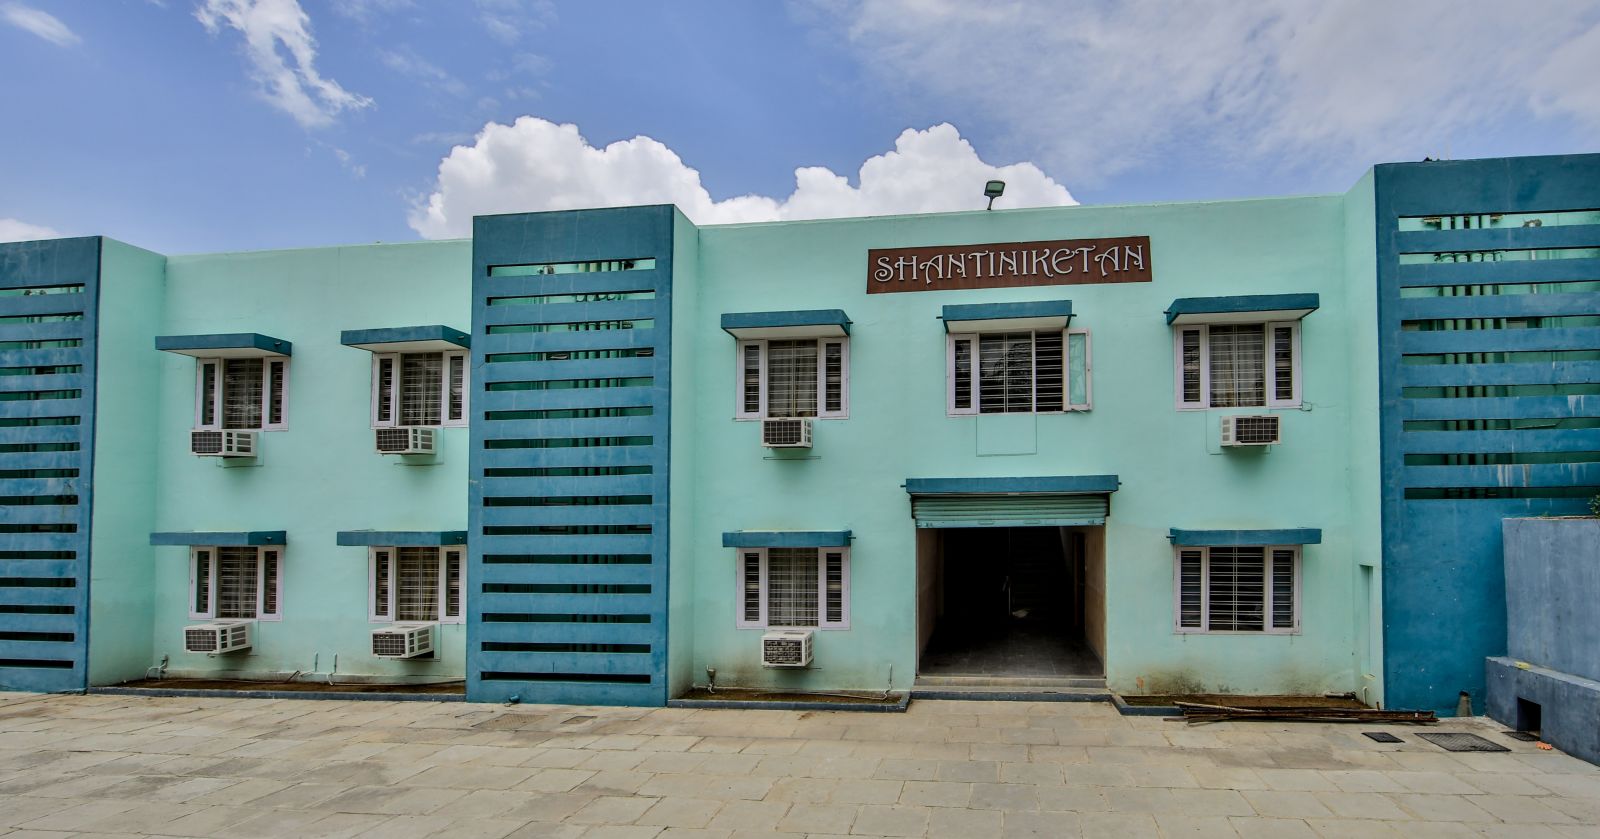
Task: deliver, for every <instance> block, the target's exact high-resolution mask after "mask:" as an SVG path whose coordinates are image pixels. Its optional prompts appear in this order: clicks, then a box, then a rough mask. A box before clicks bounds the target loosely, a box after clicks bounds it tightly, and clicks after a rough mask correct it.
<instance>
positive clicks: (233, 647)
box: [183, 621, 256, 654]
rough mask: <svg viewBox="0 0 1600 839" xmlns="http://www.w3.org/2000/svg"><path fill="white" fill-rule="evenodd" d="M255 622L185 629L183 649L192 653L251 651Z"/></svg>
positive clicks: (230, 622)
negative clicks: (251, 637) (251, 638)
mask: <svg viewBox="0 0 1600 839" xmlns="http://www.w3.org/2000/svg"><path fill="white" fill-rule="evenodd" d="M255 623H256V622H255V621H212V622H211V623H199V624H195V625H193V626H186V627H184V628H183V649H184V651H185V652H191V653H213V654H220V653H233V652H238V651H240V650H248V649H250V636H251V635H253V634H255Z"/></svg>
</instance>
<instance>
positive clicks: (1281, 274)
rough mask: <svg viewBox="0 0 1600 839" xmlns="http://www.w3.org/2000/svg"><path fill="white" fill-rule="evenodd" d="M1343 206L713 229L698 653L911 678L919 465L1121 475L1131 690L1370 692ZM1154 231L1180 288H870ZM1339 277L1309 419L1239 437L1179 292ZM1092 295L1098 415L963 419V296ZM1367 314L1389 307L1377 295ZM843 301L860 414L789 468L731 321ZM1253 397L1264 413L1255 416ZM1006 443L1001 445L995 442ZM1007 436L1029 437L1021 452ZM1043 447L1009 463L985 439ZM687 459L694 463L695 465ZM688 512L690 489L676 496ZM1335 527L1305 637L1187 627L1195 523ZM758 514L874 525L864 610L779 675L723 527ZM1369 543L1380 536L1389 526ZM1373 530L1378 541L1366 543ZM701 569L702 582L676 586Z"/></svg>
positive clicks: (704, 314) (857, 554) (1104, 211)
mask: <svg viewBox="0 0 1600 839" xmlns="http://www.w3.org/2000/svg"><path fill="white" fill-rule="evenodd" d="M1345 221H1346V208H1345V204H1344V200H1343V198H1342V197H1340V196H1327V197H1311V198H1288V199H1270V200H1258V201H1238V202H1224V203H1211V204H1172V205H1148V206H1133V207H1092V208H1091V207H1075V208H1058V209H1042V210H1016V211H1005V212H993V213H984V212H977V213H964V214H949V215H934V216H910V217H889V218H875V219H849V220H838V221H818V222H798V223H787V224H763V225H734V226H723V227H707V228H701V230H700V241H699V245H700V247H699V265H700V271H699V282H700V286H699V289H698V292H699V296H698V300H697V301H696V302H695V313H696V316H695V318H694V321H693V322H692V323H690V322H685V321H680V322H679V323H677V324H676V325H675V328H677V329H680V330H692V335H693V340H694V366H695V369H696V371H697V375H698V377H699V378H698V380H697V385H698V387H697V389H696V390H695V391H694V392H693V393H685V392H682V391H680V392H678V393H677V394H675V396H676V398H677V399H679V400H684V399H693V400H694V414H695V418H696V421H695V423H694V425H693V427H692V429H688V430H683V429H682V428H681V426H677V425H675V427H674V434H675V435H677V434H679V433H691V434H693V435H695V437H696V442H695V443H693V444H692V445H694V446H696V447H697V449H698V456H697V457H696V458H695V459H694V462H693V469H694V480H693V484H692V485H693V487H694V488H695V496H694V500H693V503H694V504H695V512H694V518H695V522H696V524H695V526H694V528H693V535H692V538H693V553H694V563H695V564H694V580H693V586H694V602H695V610H694V611H695V619H694V663H693V672H694V673H697V674H698V673H701V672H703V668H704V667H706V666H708V665H710V666H714V667H716V668H717V669H718V682H719V683H724V682H725V683H727V684H730V685H732V684H742V685H763V686H774V685H782V686H787V687H795V688H807V689H829V688H833V689H838V688H856V689H862V688H869V689H871V688H882V687H883V686H885V685H888V684H890V683H891V670H892V683H893V685H894V686H895V687H896V688H904V687H906V686H908V685H909V684H910V683H911V681H912V679H913V676H914V669H915V664H916V662H915V652H914V646H915V561H914V558H915V554H914V528H913V524H912V520H911V517H910V505H909V500H908V498H907V496H906V493H905V491H904V490H903V489H902V488H901V483H902V482H903V480H904V479H905V478H907V477H954V476H1008V475H1087V474H1102V473H1111V474H1117V475H1120V476H1121V478H1122V482H1123V484H1122V489H1121V490H1120V491H1119V492H1117V493H1116V494H1115V495H1114V496H1113V497H1112V505H1111V515H1110V519H1109V522H1108V525H1107V540H1106V542H1107V546H1106V597H1107V604H1106V606H1107V609H1106V611H1107V616H1108V617H1107V626H1106V639H1107V646H1108V655H1107V658H1108V662H1107V668H1108V669H1107V681H1108V684H1109V686H1110V687H1112V688H1113V689H1115V690H1119V691H1124V692H1133V693H1139V692H1163V691H1171V690H1219V691H1237V692H1253V693H1262V692H1287V693H1320V692H1323V691H1329V690H1340V691H1344V690H1355V689H1357V687H1358V685H1357V684H1356V675H1355V669H1356V668H1355V666H1354V644H1355V636H1356V628H1355V626H1354V621H1353V618H1352V615H1351V606H1350V604H1351V597H1352V592H1353V589H1354V586H1355V581H1356V572H1355V565H1356V561H1357V556H1358V555H1359V554H1360V553H1361V551H1360V550H1358V547H1357V544H1356V542H1355V541H1354V540H1353V538H1352V535H1351V534H1352V527H1353V525H1354V524H1355V523H1356V521H1355V519H1356V517H1355V515H1354V513H1353V511H1352V498H1353V496H1354V491H1353V490H1352V487H1351V484H1350V480H1351V477H1352V475H1351V462H1352V460H1353V459H1354V458H1353V456H1352V454H1351V452H1350V451H1349V450H1348V449H1347V448H1346V444H1347V441H1349V440H1350V438H1351V431H1350V429H1351V425H1352V422H1353V418H1354V417H1356V416H1359V415H1361V414H1362V413H1363V412H1364V413H1366V414H1375V413H1376V407H1377V406H1376V402H1375V396H1374V395H1371V394H1375V391H1371V390H1368V391H1365V392H1364V393H1363V395H1362V396H1361V398H1360V399H1357V398H1356V396H1355V388H1356V387H1357V385H1358V383H1357V382H1355V381H1353V379H1352V375H1351V373H1350V365H1349V358H1350V345H1351V341H1352V338H1353V335H1354V334H1355V333H1354V332H1353V331H1352V329H1351V326H1350V324H1351V320H1352V319H1353V318H1365V319H1369V320H1370V319H1371V317H1372V312H1371V310H1370V307H1368V308H1362V309H1361V310H1360V311H1352V302H1351V300H1350V299H1348V297H1347V295H1346V293H1345V290H1344V281H1345V270H1346V268H1345V262H1346V256H1347V253H1346V241H1345V239H1344V238H1343V237H1342V235H1341V231H1343V230H1344V225H1345ZM1125 235H1148V236H1150V238H1151V243H1152V244H1151V247H1152V255H1151V258H1152V264H1153V268H1154V274H1155V278H1156V279H1155V282H1153V283H1149V284H1114V285H1082V286H1064V287H1052V288H1035V289H995V290H984V291H947V292H921V293H902V294H874V295H870V296H869V295H867V294H866V272H867V250H868V249H869V248H883V247H898V246H913V245H938V244H962V243H980V242H1012V241H1027V240H1047V239H1069V238H1091V237H1098V236H1125ZM1286 292H1319V293H1320V294H1321V295H1322V308H1321V310H1320V311H1317V312H1315V313H1313V314H1312V315H1311V316H1310V317H1308V318H1307V319H1306V321H1305V323H1304V329H1303V334H1302V342H1303V350H1304V359H1305V368H1304V370H1305V372H1304V398H1305V403H1306V406H1305V409H1304V410H1297V411H1286V412H1283V413H1284V418H1283V429H1284V430H1283V433H1284V438H1285V441H1286V442H1285V443H1284V444H1283V445H1280V446H1276V447H1273V448H1272V449H1271V450H1270V451H1267V452H1265V453H1261V452H1249V451H1243V452H1239V451H1236V452H1229V453H1226V454H1225V453H1223V452H1222V451H1221V450H1220V449H1219V447H1218V446H1217V443H1216V438H1217V434H1218V423H1219V420H1218V417H1219V416H1220V414H1221V412H1218V411H1204V412H1178V411H1176V410H1175V409H1174V407H1173V348H1172V334H1171V330H1170V329H1169V327H1168V326H1167V325H1166V322H1165V318H1164V316H1163V311H1164V310H1165V309H1166V308H1167V305H1168V304H1169V303H1170V302H1171V301H1172V300H1173V299H1174V298H1177V297H1189V296H1216V295H1230V294H1275V293H1286ZM1062 297H1067V298H1071V299H1072V301H1073V308H1074V311H1075V312H1076V313H1077V316H1076V317H1075V318H1074V319H1073V325H1074V326H1078V327H1086V328H1089V329H1091V330H1093V338H1094V345H1093V357H1094V366H1095V371H1094V410H1093V411H1091V412H1088V413H1081V414H1068V415H1040V416H1037V417H1033V416H1027V417H1016V416H1008V417H960V418H953V417H948V416H946V415H945V369H944V367H945V338H944V330H943V327H942V324H941V322H940V321H939V320H937V319H936V318H937V315H938V314H939V312H940V308H941V307H942V306H944V305H946V304H953V303H977V302H1006V301H1024V300H1042V299H1059V298H1062ZM1363 306H1365V304H1364V303H1363ZM822 308H841V309H844V310H845V312H846V313H848V315H849V316H850V318H851V319H852V320H853V322H854V324H853V326H852V330H851V344H850V400H851V407H850V418H849V419H846V420H837V421H828V420H824V421H818V422H816V423H815V431H814V439H815V445H814V448H813V449H812V451H811V455H812V456H813V458H812V459H805V460H797V459H788V458H783V459H777V458H773V457H772V456H771V453H770V452H769V451H768V450H766V449H763V448H762V447H761V446H760V445H759V424H757V423H750V422H736V421H734V420H733V419H732V416H733V410H734V341H733V339H732V338H730V337H729V336H728V335H727V334H725V333H724V332H722V331H721V330H720V329H719V328H718V316H719V315H720V314H721V313H724V312H748V311H773V310H786V309H822ZM1241 413H1243V411H1242V412H1241ZM980 438H981V439H980ZM985 441H988V443H994V442H1003V443H1004V445H1003V446H998V447H995V446H992V445H988V443H986V442H985ZM995 448H1001V449H1004V450H1011V451H1016V450H1022V451H1029V452H1032V453H1031V454H1019V455H1005V456H992V455H990V456H985V455H980V454H979V451H980V450H985V451H993V450H995ZM674 468H675V469H682V468H683V464H682V463H681V462H676V461H675V463H674ZM674 503H675V504H678V503H682V499H680V498H676V497H675V498H674ZM1297 526H1306V527H1320V528H1322V530H1323V543H1322V544H1321V545H1318V546H1312V547H1309V548H1307V550H1306V552H1305V561H1304V580H1303V587H1302V592H1303V609H1302V627H1303V632H1302V634H1300V635H1294V636H1256V637H1252V636H1246V635H1213V636H1197V635H1186V636H1179V635H1175V634H1174V633H1173V632H1172V577H1173V559H1172V550H1171V547H1170V545H1169V543H1168V541H1167V531H1168V529H1169V528H1171V527H1181V528H1199V529H1205V528H1279V527H1297ZM741 529H773V530H836V529H849V530H852V531H854V533H855V542H854V545H853V548H852V571H851V593H852V603H851V623H852V628H851V629H849V630H846V631H827V632H819V633H818V636H817V640H816V666H815V667H814V668H813V669H811V670H809V671H805V672H785V671H769V670H764V669H763V668H761V667H760V666H759V655H758V645H759V637H760V634H761V633H760V632H759V631H757V630H735V629H734V602H735V592H734V558H733V555H732V551H731V550H728V549H725V548H722V547H721V544H720V534H721V533H722V532H724V531H731V530H741ZM1363 538H1364V539H1365V537H1363ZM1363 544H1368V543H1367V542H1365V541H1364V542H1363ZM675 584H676V583H675Z"/></svg>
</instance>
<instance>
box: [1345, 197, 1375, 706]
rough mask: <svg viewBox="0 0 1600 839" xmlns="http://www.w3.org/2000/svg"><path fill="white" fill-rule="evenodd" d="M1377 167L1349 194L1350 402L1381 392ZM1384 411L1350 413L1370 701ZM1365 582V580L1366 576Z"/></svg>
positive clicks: (1362, 657) (1364, 683) (1358, 594)
mask: <svg viewBox="0 0 1600 839" xmlns="http://www.w3.org/2000/svg"><path fill="white" fill-rule="evenodd" d="M1374 202H1375V196H1374V193H1373V181H1372V171H1371V170H1368V171H1367V173H1366V175H1365V176H1363V177H1362V178H1361V180H1360V181H1358V182H1357V183H1356V185H1355V186H1354V187H1351V189H1350V191H1349V192H1348V193H1346V194H1345V197H1344V262H1345V287H1344V299H1345V306H1346V311H1347V313H1348V317H1347V319H1346V323H1345V328H1346V330H1347V331H1348V333H1349V336H1348V345H1349V348H1348V352H1349V358H1350V363H1349V365H1348V370H1349V374H1350V382H1349V402H1350V404H1352V405H1363V404H1366V405H1374V402H1373V400H1375V399H1376V398H1377V396H1376V394H1378V393H1379V390H1378V257H1377V252H1376V251H1375V250H1374V248H1373V236H1374V225H1375V224H1376V213H1377V206H1376V204H1375V203H1374ZM1378 416H1379V414H1378V411H1376V410H1356V411H1352V412H1351V414H1350V427H1349V435H1348V440H1349V449H1348V451H1349V452H1350V453H1351V455H1352V456H1351V457H1350V460H1349V463H1350V474H1349V480H1348V490H1349V496H1350V541H1351V546H1352V549H1353V550H1354V557H1355V561H1356V567H1355V568H1353V569H1351V573H1352V574H1353V575H1354V583H1353V585H1354V589H1353V593H1354V596H1353V597H1352V598H1351V600H1350V605H1351V608H1352V617H1351V620H1352V621H1353V625H1354V627H1355V635H1356V647H1355V665H1356V667H1355V671H1356V675H1355V678H1356V683H1355V687H1353V688H1352V690H1355V691H1356V692H1357V693H1358V694H1360V695H1361V698H1362V699H1363V700H1364V701H1366V702H1368V703H1369V704H1374V705H1381V703H1382V702H1383V622H1382V620H1381V618H1382V613H1383V606H1382V604H1383V515H1382V511H1383V496H1382V494H1381V493H1379V492H1378V487H1379V485H1380V481H1381V480H1382V478H1381V476H1380V471H1381V470H1380V466H1379V461H1378V457H1377V453H1378V446H1379V440H1380V439H1381V435H1380V433H1379V429H1378ZM1363 580H1365V582H1363Z"/></svg>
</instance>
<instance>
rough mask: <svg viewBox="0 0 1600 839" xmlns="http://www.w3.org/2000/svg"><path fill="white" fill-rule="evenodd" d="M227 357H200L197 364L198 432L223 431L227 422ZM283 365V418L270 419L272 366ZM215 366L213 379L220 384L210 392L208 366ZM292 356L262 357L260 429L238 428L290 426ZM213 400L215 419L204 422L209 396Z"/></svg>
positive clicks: (195, 407)
mask: <svg viewBox="0 0 1600 839" xmlns="http://www.w3.org/2000/svg"><path fill="white" fill-rule="evenodd" d="M226 361H228V359H224V358H197V359H195V363H194V430H195V431H221V430H222V428H223V425H224V422H223V417H222V404H223V390H225V387H224V385H223V382H222V374H223V370H224V363H225V362H226ZM275 363H276V364H282V365H283V393H282V394H280V395H281V396H282V398H283V421H282V422H276V423H274V422H269V420H270V419H271V417H272V365H273V364H275ZM208 366H209V367H213V368H215V371H216V372H215V376H214V378H213V381H215V382H216V384H217V386H216V389H215V390H214V391H212V392H211V393H210V394H209V395H208V394H207V393H206V367H208ZM289 366H290V365H289V358H288V357H287V356H265V357H263V358H262V359H261V425H260V426H259V427H257V428H238V429H232V430H234V431H287V430H288V429H289ZM208 396H209V398H210V401H211V417H212V420H213V421H212V422H210V423H203V422H202V421H201V420H202V419H203V418H204V416H205V406H206V400H207V398H208Z"/></svg>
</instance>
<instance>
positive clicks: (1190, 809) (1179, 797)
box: [1172, 789, 1255, 816]
mask: <svg viewBox="0 0 1600 839" xmlns="http://www.w3.org/2000/svg"><path fill="white" fill-rule="evenodd" d="M1172 800H1173V802H1174V803H1176V804H1177V806H1178V811H1179V812H1181V813H1183V814H1184V815H1188V816H1251V815H1255V809H1254V808H1253V807H1251V806H1250V802H1248V801H1246V800H1244V796H1242V795H1240V794H1239V793H1238V792H1236V791H1234V790H1231V789H1175V790H1172Z"/></svg>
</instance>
